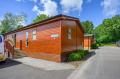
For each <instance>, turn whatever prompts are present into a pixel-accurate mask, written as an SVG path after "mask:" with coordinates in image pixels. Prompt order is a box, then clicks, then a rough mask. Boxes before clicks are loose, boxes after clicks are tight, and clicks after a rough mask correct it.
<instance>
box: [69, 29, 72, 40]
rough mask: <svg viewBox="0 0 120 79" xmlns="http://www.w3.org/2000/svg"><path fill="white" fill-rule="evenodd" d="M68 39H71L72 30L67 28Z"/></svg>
mask: <svg viewBox="0 0 120 79" xmlns="http://www.w3.org/2000/svg"><path fill="white" fill-rule="evenodd" d="M68 39H72V29H71V28H68Z"/></svg>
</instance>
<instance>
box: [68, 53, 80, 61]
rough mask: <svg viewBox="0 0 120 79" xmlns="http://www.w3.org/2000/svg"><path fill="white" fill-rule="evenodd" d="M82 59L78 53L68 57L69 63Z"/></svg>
mask: <svg viewBox="0 0 120 79" xmlns="http://www.w3.org/2000/svg"><path fill="white" fill-rule="evenodd" d="M81 58H82V57H81V55H80V54H79V53H71V54H70V55H69V57H68V60H69V61H77V60H80V59H81Z"/></svg>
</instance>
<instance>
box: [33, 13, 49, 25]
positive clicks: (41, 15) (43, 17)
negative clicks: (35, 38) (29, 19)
mask: <svg viewBox="0 0 120 79" xmlns="http://www.w3.org/2000/svg"><path fill="white" fill-rule="evenodd" d="M48 18H49V16H47V15H45V14H40V15H39V16H37V17H36V18H35V19H34V20H33V22H34V23H36V22H40V21H42V20H45V19H48Z"/></svg>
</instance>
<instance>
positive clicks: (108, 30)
mask: <svg viewBox="0 0 120 79" xmlns="http://www.w3.org/2000/svg"><path fill="white" fill-rule="evenodd" d="M101 25H102V26H101ZM101 25H99V26H98V27H97V28H96V29H95V34H96V39H97V40H98V41H99V42H102V43H107V42H115V41H117V40H120V15H115V16H113V17H112V18H107V19H104V20H103V22H102V24H101ZM101 29H102V31H101ZM98 32H99V33H98Z"/></svg>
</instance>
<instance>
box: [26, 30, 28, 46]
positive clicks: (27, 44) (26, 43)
mask: <svg viewBox="0 0 120 79" xmlns="http://www.w3.org/2000/svg"><path fill="white" fill-rule="evenodd" d="M26 47H28V32H26Z"/></svg>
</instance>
